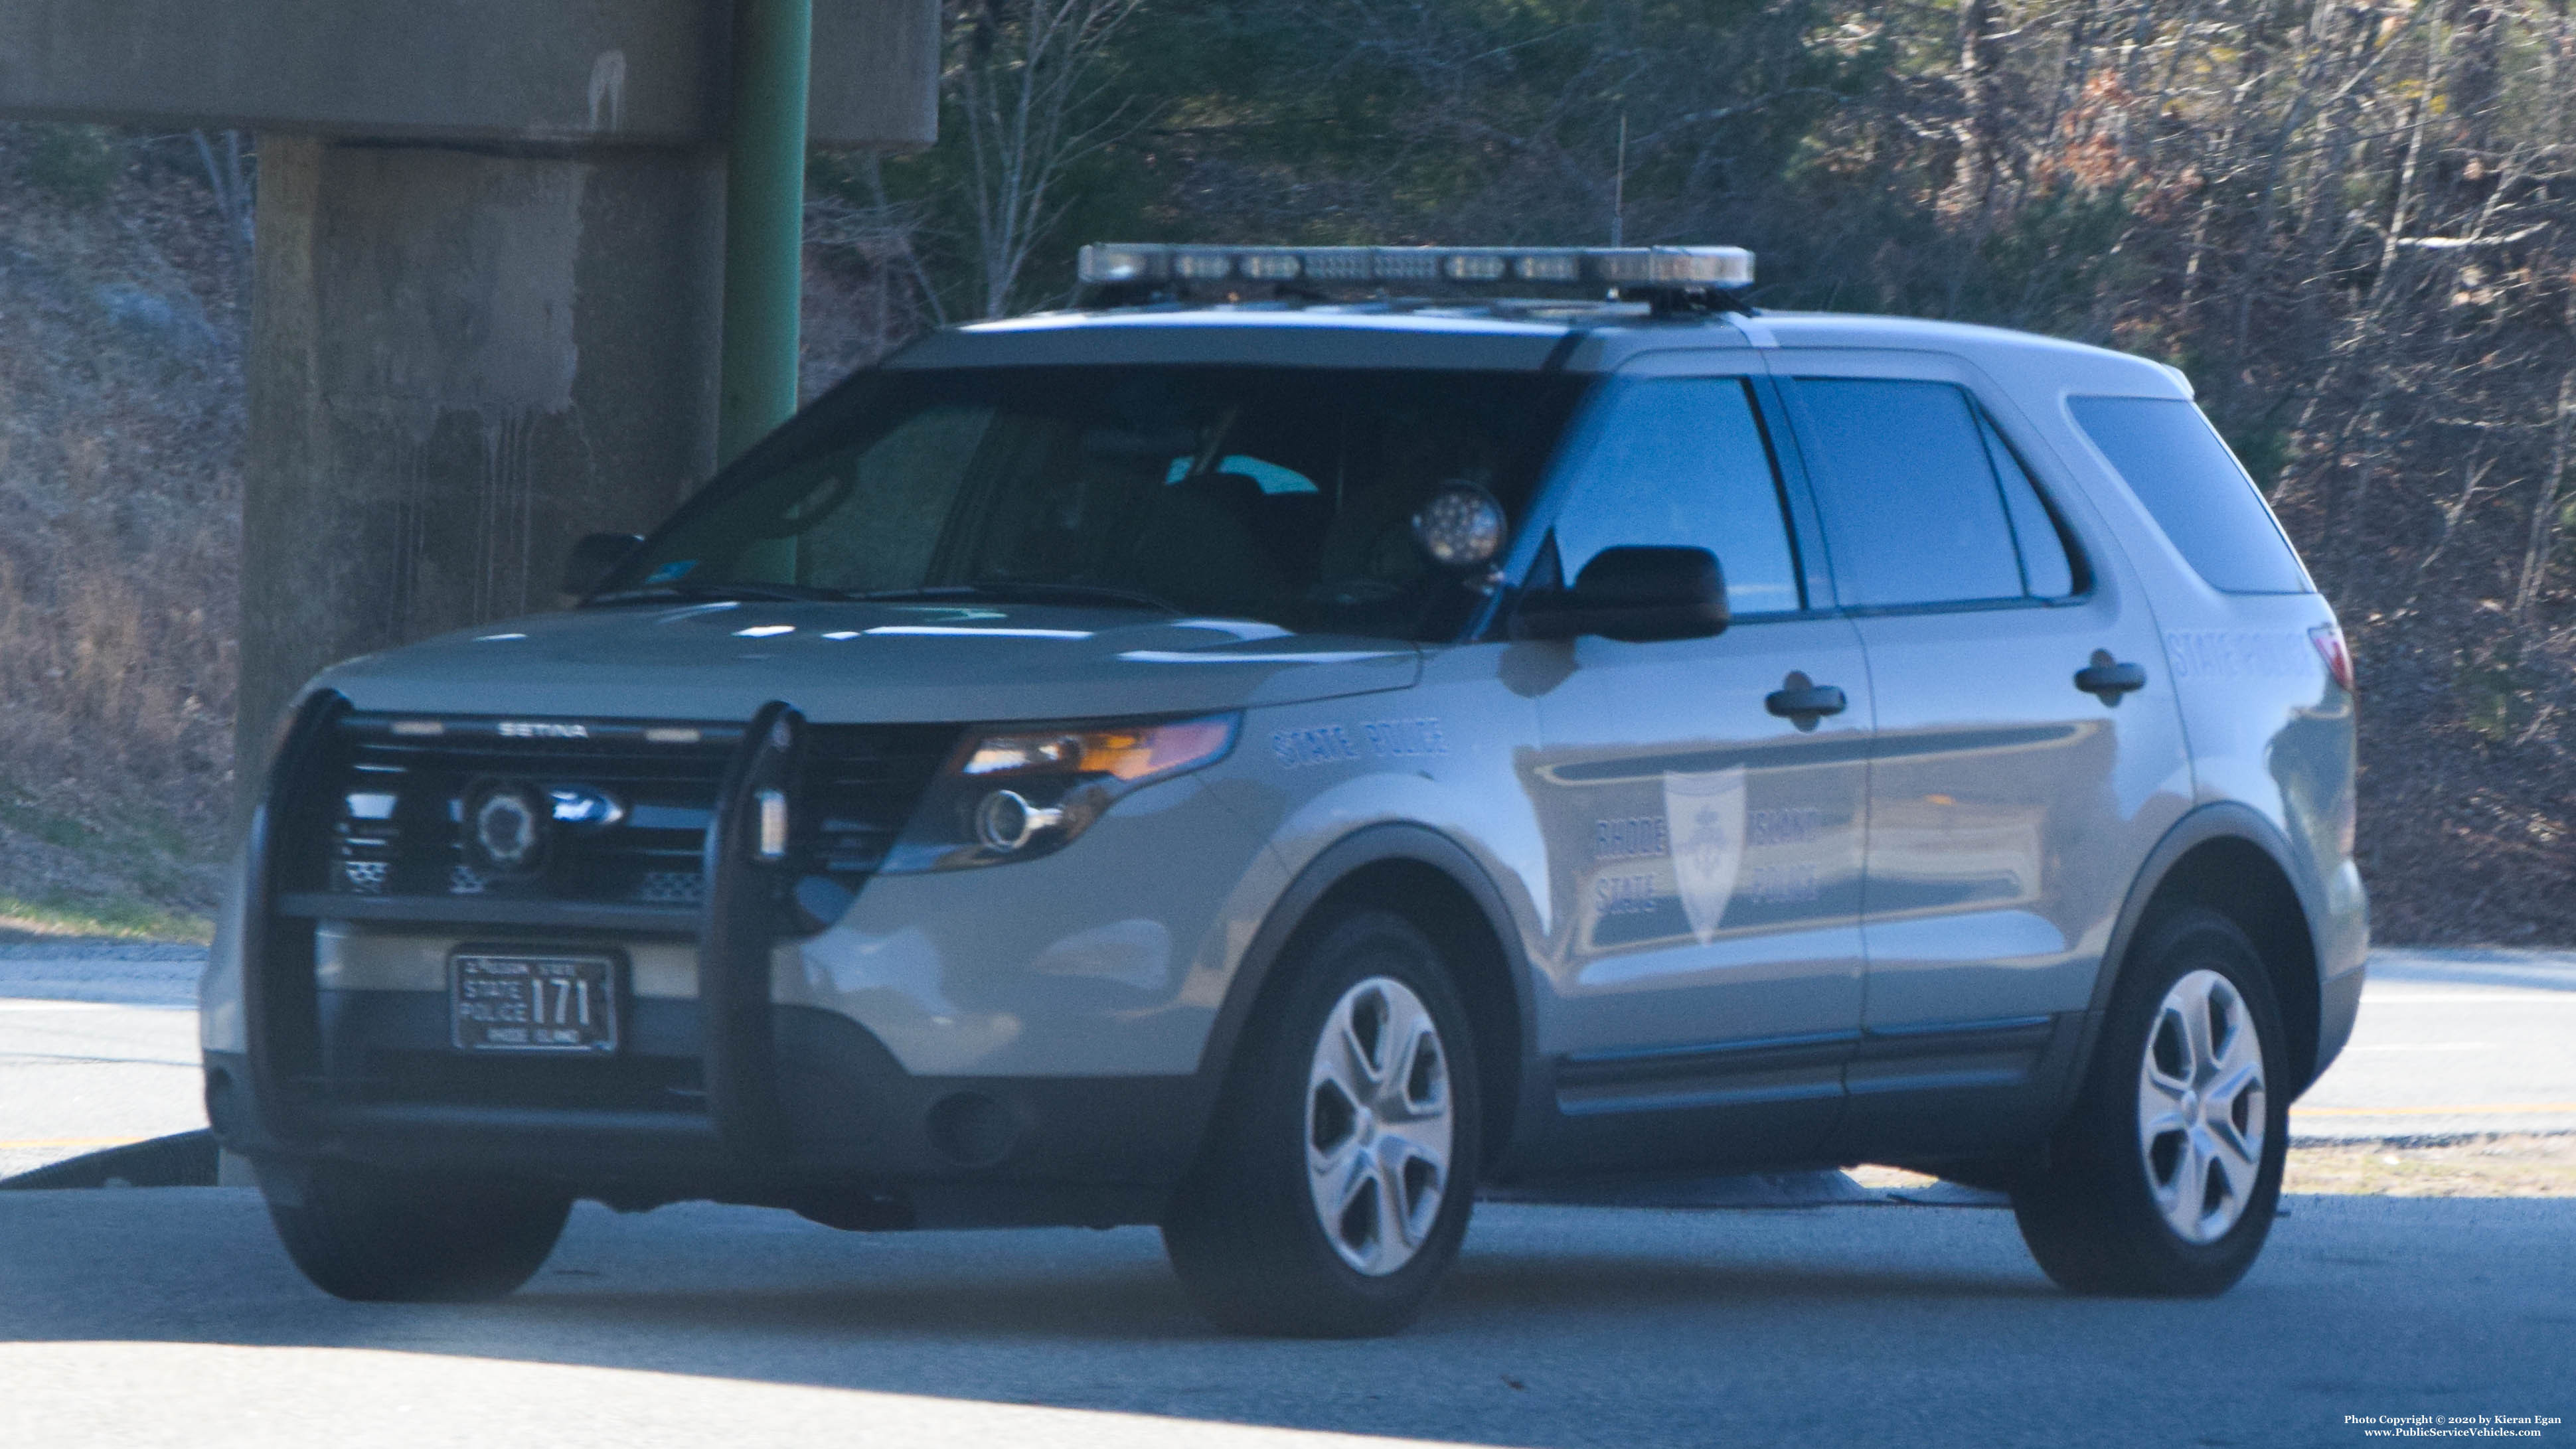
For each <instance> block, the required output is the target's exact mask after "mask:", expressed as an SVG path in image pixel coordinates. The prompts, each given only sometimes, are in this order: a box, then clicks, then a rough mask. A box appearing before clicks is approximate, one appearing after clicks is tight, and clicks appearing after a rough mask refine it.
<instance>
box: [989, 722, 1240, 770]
mask: <svg viewBox="0 0 2576 1449" xmlns="http://www.w3.org/2000/svg"><path fill="white" fill-rule="evenodd" d="M1233 745H1234V720H1233V718H1232V717H1231V716H1219V717H1215V718H1210V719H1190V720H1176V721H1173V722H1172V723H1169V724H1151V725H1118V726H1112V727H1109V728H1106V729H1089V730H1043V731H1032V732H1029V733H1015V734H996V735H986V736H985V737H984V738H982V739H981V740H978V741H976V742H975V747H974V748H973V749H972V750H970V751H968V752H967V755H966V762H965V763H964V764H963V765H961V766H959V767H958V773H959V774H961V775H971V776H975V777H978V778H985V777H993V776H1010V775H1032V774H1046V775H1058V774H1062V775H1107V776H1109V777H1110V778H1111V779H1114V780H1119V781H1123V782H1126V783H1129V784H1133V783H1135V782H1136V781H1139V780H1144V779H1148V778H1150V777H1152V776H1155V775H1165V774H1169V773H1171V772H1173V771H1175V770H1185V769H1189V768H1190V767H1192V766H1195V765H1204V764H1208V763H1210V762H1211V761H1214V760H1216V759H1218V758H1219V757H1221V756H1223V755H1224V754H1225V752H1226V751H1227V750H1228V749H1230V748H1232V747H1233Z"/></svg>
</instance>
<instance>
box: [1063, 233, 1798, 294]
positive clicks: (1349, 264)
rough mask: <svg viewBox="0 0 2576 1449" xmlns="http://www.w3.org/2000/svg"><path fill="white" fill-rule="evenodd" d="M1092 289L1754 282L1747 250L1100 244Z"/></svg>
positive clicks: (1089, 280) (1095, 248)
mask: <svg viewBox="0 0 2576 1449" xmlns="http://www.w3.org/2000/svg"><path fill="white" fill-rule="evenodd" d="M1078 268H1079V274H1080V276H1081V279H1082V282H1083V284H1084V285H1085V286H1091V287H1147V288H1151V287H1154V286H1156V285H1158V284H1164V285H1168V284H1173V283H1206V282H1230V281H1240V282H1268V283H1283V282H1300V281H1302V282H1310V283H1313V284H1315V285H1317V286H1336V287H1352V286H1370V285H1375V286H1379V287H1424V286H1451V287H1454V286H1473V287H1485V286H1509V285H1511V284H1514V283H1518V284H1521V285H1524V286H1526V285H1533V284H1536V285H1549V286H1571V285H1577V284H1581V283H1587V282H1589V283H1596V284H1599V285H1601V286H1603V287H1621V288H1634V289H1639V290H1654V291H1733V290H1736V289H1738V288H1742V287H1749V286H1751V285H1753V253H1751V252H1749V251H1746V250H1745V249H1744V248H1742V247H1223V246H1184V245H1174V244H1171V243H1166V242H1094V243H1092V244H1091V245H1089V246H1086V247H1084V248H1083V249H1082V256H1081V260H1080V262H1079V264H1078Z"/></svg>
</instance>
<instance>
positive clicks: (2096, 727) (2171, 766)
mask: <svg viewBox="0 0 2576 1449" xmlns="http://www.w3.org/2000/svg"><path fill="white" fill-rule="evenodd" d="M1873 370H1875V371H1877V372H1878V373H1879V375H1874V376H1873V375H1870V372H1871V371H1873ZM1936 370H1937V369H1936V368H1932V367H1927V366H1926V364H1925V362H1924V361H1923V360H1922V359H1920V358H1909V359H1896V360H1885V361H1883V362H1882V363H1881V364H1880V366H1879V367H1878V368H1876V369H1872V368H1871V367H1869V366H1868V360H1867V359H1863V358H1847V359H1845V366H1844V367H1843V368H1840V369H1837V368H1834V367H1832V366H1831V365H1830V364H1821V363H1819V362H1815V361H1802V362H1801V364H1800V365H1799V367H1798V371H1799V372H1800V373H1801V374H1802V375H1801V376H1800V377H1798V378H1796V379H1794V380H1787V381H1784V383H1783V385H1782V387H1783V393H1784V395H1785V396H1786V397H1788V399H1789V400H1790V411H1791V416H1792V417H1793V419H1794V420H1795V421H1796V424H1797V428H1796V431H1797V436H1798V439H1799V442H1800V446H1801V452H1802V454H1803V456H1804V459H1805V461H1806V463H1807V465H1808V469H1809V474H1810V479H1811V481H1812V483H1813V486H1814V492H1815V499H1816V505H1817V509H1818V512H1819V513H1820V515H1821V517H1822V520H1823V524H1824V531H1825V538H1826V546H1827V550H1828V552H1829V553H1830V554H1831V555H1832V558H1833V567H1834V579H1835V585H1836V588H1837V591H1838V594H1839V597H1840V600H1841V602H1842V604H1843V605H1844V606H1845V608H1846V609H1847V610H1849V611H1850V613H1851V614H1852V616H1853V618H1854V620H1855V622H1856V623H1857V624H1858V626H1859V629H1860V634H1861V640H1862V643H1863V645H1864V647H1865V648H1866V649H1867V651H1868V657H1869V669H1870V676H1871V679H1872V680H1873V682H1874V684H1875V687H1876V703H1877V709H1878V734H1877V739H1876V742H1875V744H1874V746H1873V748H1872V753H1871V764H1870V778H1869V820H1870V825H1869V866H1868V883H1867V886H1866V889H1865V892H1864V906H1863V920H1862V934H1863V938H1864V940H1865V942H1866V944H1867V947H1868V955H1869V983H1868V1000H1867V1005H1866V1007H1865V1009H1864V1010H1863V1013H1862V1026H1863V1030H1864V1036H1863V1040H1862V1043H1861V1045H1860V1047H1859V1048H1858V1050H1857V1051H1856V1052H1855V1054H1854V1059H1853V1062H1852V1065H1851V1068H1850V1073H1849V1085H1850V1089H1851V1093H1852V1102H1851V1106H1850V1109H1849V1110H1850V1117H1849V1121H1848V1123H1847V1128H1846V1132H1845V1135H1844V1140H1843V1144H1842V1145H1844V1146H1846V1147H1849V1148H1851V1149H1852V1150H1855V1151H1861V1150H1866V1149H1867V1148H1868V1147H1869V1146H1870V1145H1873V1144H1874V1143H1877V1142H1887V1143H1893V1144H1897V1145H1900V1146H1902V1147H1905V1148H1907V1149H1910V1150H1914V1151H1931V1150H1936V1149H1946V1148H1954V1147H1955V1148H1965V1147H1973V1146H1976V1145H1979V1144H1980V1143H1983V1142H1987V1141H1994V1140H2004V1139H2009V1138H2011V1137H2012V1136H2014V1135H2015V1134H2016V1133H2018V1132H2022V1131H2024V1130H2025V1129H2028V1128H2030V1127H2032V1126H2034V1125H2035V1124H2036V1122H2037V1121H2038V1120H2039V1119H2040V1118H2042V1117H2044V1116H2045V1114H2046V1113H2047V1112H2048V1111H2049V1110H2050V1108H2051V1106H2052V1105H2053V1103H2054V1101H2055V1097H2054V1094H2053V1085H2054V1084H2053V1080H2052V1079H2051V1077H2050V1075H2049V1072H2048V1070H2047V1069H2048V1068H2049V1067H2050V1066H2051V1065H2052V1064H2053V1063H2054V1062H2055V1061H2059V1060H2062V1059H2063V1054H2064V1053H2065V1052H2066V1051H2067V1050H2068V1049H2069V1048H2071V1046H2072V1044H2073V1041H2074V1037H2075V1031H2076V1028H2077V1027H2078V1025H2079V1024H2080V1014H2081V1013H2082V1012H2083V1011H2084V1010H2085V1008H2086V1007H2087V1006H2088V1004H2089V998H2090V995H2091V992H2092V989H2093V984H2094V977H2095V972H2096V967H2097V965H2098V963H2099V960H2100V952H2101V950H2102V946H2103V942H2104V941H2105V939H2106V938H2107V937H2108V936H2109V934H2110V928H2111V924H2112V918H2113V917H2114V916H2115V915H2116V914H2117V912H2118V911H2119V909H2120V907H2121V904H2122V902H2123V900H2124V898H2125V897H2126V895H2127V893H2128V890H2129V886H2130V883H2131V881H2132V879H2133V877H2134V874H2135V872H2136V870H2137V867H2138V865H2139V863H2140V862H2141V861H2143V860H2144V858H2145V856H2146V854H2147V852H2148V850H2149V849H2151V848H2152V846H2153V844H2154V841H2155V839H2156V838H2157V837H2158V836H2160V835H2161V834H2162V833H2163V831H2164V829H2165V828H2166V827H2167V826H2168V825H2170V824H2171V823H2172V821H2173V820H2174V819H2175V818H2177V817H2178V815H2179V814H2180V812H2181V810H2182V809H2183V808H2184V805H2185V802H2186V801H2187V799H2188V796H2189V790H2190V770H2189V760H2188V757H2187V755H2186V752H2185V750H2184V745H2183V740H2182V734H2181V727H2180V720H2179V716H2178V714H2177V711H2176V708H2175V702H2174V693H2173V689H2172V685H2171V681H2169V680H2167V679H2165V678H2164V677H2163V669H2162V663H2163V657H2164V656H2163V654H2162V652H2161V650H2160V648H2159V646H2158V642H2157V634H2156V629H2155V624H2154V620H2153V618H2152V616H2151V615H2150V614H2149V613H2148V611H2147V608H2146V606H2145V601H2144V598H2143V596H2142V594H2141V592H2140V590H2139V589H2138V587H2137V586H2136V585H2135V583H2134V582H2133V581H2132V580H2131V579H2130V578H2129V577H2128V576H2127V573H2126V568H2125V565H2124V564H2123V562H2122V561H2121V560H2120V559H2119V557H2118V556H2117V554H2116V553H2115V552H2114V551H2113V550H2112V549H2111V548H2110V547H2109V546H2108V545H2107V544H2103V545H2101V546H2096V547H2087V546H2085V543H2084V534H2085V530H2084V529H2083V528H2082V527H2080V526H2079V524H2080V523H2081V522H2082V519H2083V518H2084V516H2085V515H2083V514H2082V513H2081V512H2080V510H2078V509H2077V508H2075V507H2073V506H2072V505H2073V504H2075V503H2076V502H2077V501H2078V500H2076V499H2074V498H2073V497H2072V496H2071V495H2070V494H2069V493H2067V492H2066V491H2064V490H2056V491H2055V492H2054V497H2053V498H2051V497H2049V496H2047V495H2046V494H2044V493H2043V490H2042V489H2041V488H2040V487H2039V486H2038V485H2037V483H2036V481H2035V479H2034V476H2033V472H2032V470H2031V468H2030V466H2029V464H2028V462H2027V461H2026V460H2027V458H2028V457H2030V456H2033V455H2032V454H2031V453H2030V452H2029V451H2028V450H2026V449H2023V448H2019V447H2016V446H2014V445H2013V444H2012V443H2011V442H2009V441H2008V440H2007V439H2006V437H2005V435H2004V433H2003V431H2002V429H2001V428H2000V427H1999V426H1998V425H1997V423H1996V421H1995V416H1994V414H1993V413H1992V412H1990V411H1989V409H1988V407H1987V406H1986V405H1985V404H1982V403H1981V402H1980V401H1979V397H1978V393H1977V391H1976V387H1975V380H1974V378H1973V377H1971V376H1969V375H1968V374H1966V373H1965V372H1964V370H1963V371H1961V372H1960V373H1958V374H1957V375H1955V376H1926V375H1924V374H1925V373H1926V372H1931V371H1936ZM1836 373H1839V374H1840V375H1835V374H1836ZM1890 374H1899V375H1890ZM1902 374H1911V375H1902ZM2096 532H2097V536H2098V531H2096ZM2087 683H2090V684H2095V685H2100V686H2102V687H2101V688H2099V689H2093V690H2088V689H2087V688H2085V687H2084V686H2085V685H2086V684H2087ZM2052 1054H2054V1055H2052Z"/></svg>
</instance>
